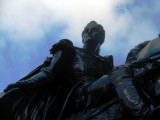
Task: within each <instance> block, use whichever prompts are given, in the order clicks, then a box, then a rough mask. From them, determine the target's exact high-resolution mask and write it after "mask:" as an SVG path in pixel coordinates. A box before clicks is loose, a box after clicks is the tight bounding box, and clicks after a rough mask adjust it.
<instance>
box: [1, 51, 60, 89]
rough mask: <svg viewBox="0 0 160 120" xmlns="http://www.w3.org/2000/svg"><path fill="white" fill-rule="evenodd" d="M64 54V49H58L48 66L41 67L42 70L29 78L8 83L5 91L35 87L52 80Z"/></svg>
mask: <svg viewBox="0 0 160 120" xmlns="http://www.w3.org/2000/svg"><path fill="white" fill-rule="evenodd" d="M61 55H62V51H58V52H56V53H55V54H54V55H53V58H52V60H51V61H50V64H49V65H48V66H47V67H44V68H42V69H41V71H40V72H39V73H37V74H35V75H34V76H32V77H31V78H29V79H25V80H21V81H18V82H16V83H13V84H10V85H8V87H7V88H6V89H5V90H4V91H8V90H10V89H12V88H22V89H26V88H27V89H29V88H34V87H36V86H39V85H43V84H44V83H46V82H48V81H50V80H51V79H52V73H53V72H54V68H55V66H56V64H57V63H58V61H59V60H60V58H61Z"/></svg>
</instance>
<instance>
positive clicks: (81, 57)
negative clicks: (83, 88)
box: [73, 49, 113, 80]
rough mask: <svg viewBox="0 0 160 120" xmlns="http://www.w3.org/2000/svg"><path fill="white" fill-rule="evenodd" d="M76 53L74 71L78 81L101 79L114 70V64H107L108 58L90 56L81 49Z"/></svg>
mask: <svg viewBox="0 0 160 120" xmlns="http://www.w3.org/2000/svg"><path fill="white" fill-rule="evenodd" d="M76 53H77V54H76V56H75V58H74V62H73V71H74V76H75V77H76V78H77V79H78V80H80V79H87V80H90V78H91V79H92V78H93V79H97V78H100V77H101V76H103V75H105V74H108V71H110V70H112V68H113V62H107V58H104V57H101V56H94V55H91V54H88V53H87V52H85V51H83V50H81V49H76ZM108 59H109V58H108ZM86 77H87V78H86Z"/></svg>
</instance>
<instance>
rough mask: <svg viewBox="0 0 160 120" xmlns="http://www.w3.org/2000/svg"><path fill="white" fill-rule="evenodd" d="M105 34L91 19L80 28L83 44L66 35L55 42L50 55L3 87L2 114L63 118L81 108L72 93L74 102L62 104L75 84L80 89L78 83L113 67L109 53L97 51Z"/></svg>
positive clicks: (87, 80)
mask: <svg viewBox="0 0 160 120" xmlns="http://www.w3.org/2000/svg"><path fill="white" fill-rule="evenodd" d="M104 38H105V31H104V29H103V27H102V26H101V25H99V24H97V23H96V22H95V21H91V22H90V23H89V24H87V26H86V27H85V29H84V31H83V32H82V42H83V43H84V47H83V48H77V47H74V46H73V44H72V42H71V41H70V40H67V39H63V40H60V41H59V42H58V43H56V44H54V45H53V47H52V49H51V50H50V52H51V54H53V57H51V58H47V59H46V61H45V62H44V64H42V65H41V66H39V67H38V68H37V69H35V70H33V71H32V72H31V73H30V74H29V75H27V76H26V77H24V78H22V79H21V80H19V81H18V82H16V83H13V84H10V85H9V86H8V87H7V88H6V89H5V90H4V95H3V96H2V97H1V99H0V106H1V107H0V112H1V113H3V117H4V118H6V120H9V119H10V120H11V119H15V120H18V119H20V120H22V119H25V120H27V119H30V120H33V119H34V120H39V119H42V120H51V119H64V118H65V117H66V116H69V115H70V114H72V113H73V112H75V110H79V109H83V106H82V107H81V108H80V107H79V103H77V101H76V102H75V100H77V99H74V97H73V96H72V97H71V99H72V98H73V99H72V101H73V102H74V103H75V104H76V105H77V106H73V107H65V102H66V101H68V100H67V99H68V97H67V96H70V92H71V93H72V91H73V90H74V89H75V88H77V89H78V90H80V86H85V85H86V84H89V83H91V82H93V81H96V79H98V78H100V77H101V76H103V75H105V74H108V73H109V71H111V70H112V68H113V58H112V56H111V55H110V56H104V57H102V56H100V55H99V51H100V46H101V45H102V43H103V42H104ZM74 93H75V92H73V93H72V94H74ZM10 100H11V101H10ZM6 104H7V105H6ZM63 104H64V105H63ZM85 106H86V105H85ZM64 107H65V112H64ZM66 109H67V110H66ZM66 111H67V112H66Z"/></svg>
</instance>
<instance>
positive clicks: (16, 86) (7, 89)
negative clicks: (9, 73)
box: [4, 83, 18, 92]
mask: <svg viewBox="0 0 160 120" xmlns="http://www.w3.org/2000/svg"><path fill="white" fill-rule="evenodd" d="M15 88H18V85H17V83H12V84H9V85H8V86H7V87H6V88H5V89H4V92H7V91H9V90H11V89H15Z"/></svg>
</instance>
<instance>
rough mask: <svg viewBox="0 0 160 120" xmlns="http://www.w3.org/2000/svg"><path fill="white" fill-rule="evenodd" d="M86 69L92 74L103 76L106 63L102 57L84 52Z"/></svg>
mask: <svg viewBox="0 0 160 120" xmlns="http://www.w3.org/2000/svg"><path fill="white" fill-rule="evenodd" d="M82 57H83V58H82V60H83V63H84V64H83V66H84V71H85V72H86V73H87V74H88V75H91V76H95V77H101V76H102V75H103V74H104V66H105V65H104V64H103V63H102V61H101V60H100V59H97V58H95V57H93V56H91V55H87V54H85V53H84V54H82Z"/></svg>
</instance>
